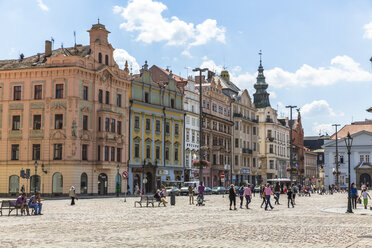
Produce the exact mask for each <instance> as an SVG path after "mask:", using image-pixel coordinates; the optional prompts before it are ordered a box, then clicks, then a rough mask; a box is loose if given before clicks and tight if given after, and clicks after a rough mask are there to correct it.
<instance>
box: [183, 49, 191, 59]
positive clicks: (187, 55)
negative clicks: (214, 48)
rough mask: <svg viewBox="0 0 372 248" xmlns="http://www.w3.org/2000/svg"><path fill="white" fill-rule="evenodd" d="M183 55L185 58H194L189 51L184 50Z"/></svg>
mask: <svg viewBox="0 0 372 248" xmlns="http://www.w3.org/2000/svg"><path fill="white" fill-rule="evenodd" d="M181 55H183V56H185V57H189V58H192V56H191V53H190V52H189V51H188V50H183V51H182V53H181Z"/></svg>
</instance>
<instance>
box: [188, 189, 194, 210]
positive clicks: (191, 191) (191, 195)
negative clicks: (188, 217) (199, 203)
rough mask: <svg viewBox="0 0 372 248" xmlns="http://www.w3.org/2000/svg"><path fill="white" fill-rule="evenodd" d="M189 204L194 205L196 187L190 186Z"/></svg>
mask: <svg viewBox="0 0 372 248" xmlns="http://www.w3.org/2000/svg"><path fill="white" fill-rule="evenodd" d="M189 203H190V205H194V187H193V186H191V185H190V186H189Z"/></svg>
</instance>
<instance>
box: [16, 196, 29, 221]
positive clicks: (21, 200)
mask: <svg viewBox="0 0 372 248" xmlns="http://www.w3.org/2000/svg"><path fill="white" fill-rule="evenodd" d="M14 206H15V207H16V208H20V209H21V216H23V213H24V209H26V212H27V215H30V212H29V208H28V205H27V198H26V194H25V193H22V194H21V195H20V196H18V198H17V200H16V201H15V203H14Z"/></svg>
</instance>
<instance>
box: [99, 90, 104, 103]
mask: <svg viewBox="0 0 372 248" xmlns="http://www.w3.org/2000/svg"><path fill="white" fill-rule="evenodd" d="M98 102H99V103H103V91H102V90H98Z"/></svg>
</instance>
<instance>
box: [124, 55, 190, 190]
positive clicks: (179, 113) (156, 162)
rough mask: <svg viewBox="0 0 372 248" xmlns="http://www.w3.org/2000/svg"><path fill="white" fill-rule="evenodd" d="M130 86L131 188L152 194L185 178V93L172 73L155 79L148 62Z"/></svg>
mask: <svg viewBox="0 0 372 248" xmlns="http://www.w3.org/2000/svg"><path fill="white" fill-rule="evenodd" d="M131 86H132V87H131V96H130V98H131V101H130V141H129V143H130V145H129V146H130V149H129V150H130V151H129V153H130V158H129V191H130V192H132V193H134V192H135V191H136V189H141V190H142V192H144V193H150V192H154V191H155V189H157V188H159V187H160V185H162V184H167V183H171V182H181V181H182V178H183V151H184V111H183V107H182V100H183V93H182V90H181V89H180V88H179V87H178V86H177V83H176V81H175V80H174V79H173V77H172V75H170V76H169V78H168V80H167V81H165V82H161V83H158V82H155V81H154V80H153V79H152V72H151V71H150V70H149V68H148V65H147V62H146V63H145V65H144V66H143V67H142V69H141V70H140V74H139V75H135V76H134V77H133V79H132V83H131Z"/></svg>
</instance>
